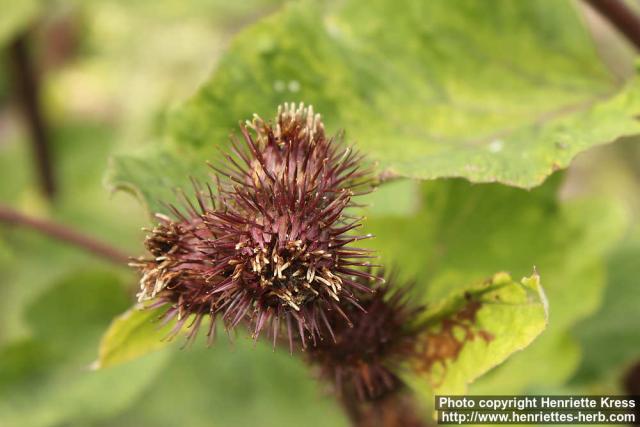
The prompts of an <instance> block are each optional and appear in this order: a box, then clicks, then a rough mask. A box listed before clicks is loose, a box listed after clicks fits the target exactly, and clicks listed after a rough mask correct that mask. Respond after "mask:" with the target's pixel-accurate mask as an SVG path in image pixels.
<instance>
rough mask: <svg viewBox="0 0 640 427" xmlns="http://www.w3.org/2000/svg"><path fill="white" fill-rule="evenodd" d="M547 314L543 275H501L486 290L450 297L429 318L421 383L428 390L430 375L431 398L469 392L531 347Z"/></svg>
mask: <svg viewBox="0 0 640 427" xmlns="http://www.w3.org/2000/svg"><path fill="white" fill-rule="evenodd" d="M547 315H548V309H547V300H546V297H545V295H544V292H543V290H542V287H541V286H540V278H539V276H538V275H537V274H534V275H533V276H531V277H529V278H525V279H523V280H522V282H521V283H517V282H514V281H513V280H512V279H511V277H510V276H509V275H508V274H506V273H498V274H496V275H494V276H493V278H492V279H490V280H489V281H488V282H487V283H485V284H483V285H482V286H479V287H475V288H471V289H467V290H465V291H464V292H462V293H457V294H455V295H453V296H451V297H449V298H448V299H447V300H445V301H443V302H441V303H440V304H438V305H436V306H435V307H433V308H432V309H430V310H429V311H428V312H427V313H426V314H425V317H426V319H427V325H428V326H427V328H426V329H427V332H425V334H424V335H423V336H422V338H421V340H423V341H424V347H423V354H422V358H421V359H420V360H418V362H417V365H416V366H417V368H418V371H419V372H420V371H423V373H422V375H421V376H420V377H421V379H420V380H419V381H423V384H422V385H423V386H424V385H425V383H424V380H425V377H426V380H427V381H426V384H427V385H429V386H430V388H431V389H432V393H431V394H433V393H438V394H463V393H466V391H467V386H468V384H470V383H471V382H473V381H474V380H475V379H476V378H478V377H479V376H481V375H482V374H484V373H485V372H487V371H488V370H489V369H491V368H493V367H494V366H496V365H499V364H500V363H502V362H503V361H504V360H505V359H507V358H508V357H509V356H510V355H511V354H512V353H514V352H516V351H519V350H522V349H523V348H525V347H527V346H528V345H529V344H530V343H531V342H532V341H533V340H534V339H535V338H536V337H537V336H538V335H539V334H540V333H541V332H542V331H543V330H544V329H545V327H546V325H547ZM408 381H409V382H414V383H415V381H416V378H415V377H409V378H408ZM421 388H423V387H421ZM432 400H433V399H428V402H430V401H432Z"/></svg>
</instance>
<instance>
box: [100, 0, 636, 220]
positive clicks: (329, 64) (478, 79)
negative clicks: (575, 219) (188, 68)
mask: <svg viewBox="0 0 640 427" xmlns="http://www.w3.org/2000/svg"><path fill="white" fill-rule="evenodd" d="M286 101H296V102H297V101H304V102H305V103H307V104H313V105H314V106H315V107H316V110H317V111H318V112H320V113H322V114H323V115H324V117H325V122H326V125H327V126H328V128H329V129H330V130H331V131H335V130H337V129H338V128H345V129H346V130H347V136H348V138H349V140H351V141H355V142H356V143H357V145H358V146H359V147H360V149H361V150H362V151H363V152H365V153H366V154H368V155H369V157H370V158H371V159H373V160H375V161H376V162H378V163H379V170H380V173H381V174H382V176H383V177H392V176H400V177H413V178H421V179H433V178H438V177H464V178H467V179H469V180H471V181H474V182H495V181H497V182H501V183H506V184H509V185H513V186H518V187H527V188H529V187H533V186H535V185H538V184H540V183H541V182H542V181H543V180H544V179H545V178H546V177H547V176H548V175H549V174H550V173H551V172H552V171H554V170H556V169H559V168H564V167H566V166H567V165H568V164H569V162H570V161H571V159H572V158H573V157H574V156H575V155H576V154H577V153H579V152H581V151H583V150H585V149H587V148H589V147H591V146H594V145H597V144H603V143H607V142H611V141H613V140H615V139H616V138H618V137H620V136H622V135H629V134H634V133H639V132H640V123H639V122H638V120H637V118H636V117H637V115H638V113H640V84H639V83H638V81H637V79H634V80H633V81H632V82H629V83H628V84H627V85H626V86H624V87H616V86H615V85H614V83H613V80H612V78H611V77H610V75H609V74H608V73H607V71H606V70H605V69H604V67H603V65H602V64H601V63H600V61H599V59H598V57H597V55H596V53H595V50H594V48H593V46H592V43H591V40H590V38H589V35H588V34H587V32H586V30H585V28H584V26H583V24H582V22H581V20H580V19H579V18H578V16H577V12H576V10H574V6H573V5H572V4H571V3H570V2H569V1H560V0H538V1H528V2H527V1H518V0H499V1H495V2H493V3H492V6H491V7H486V5H485V4H484V3H482V2H478V1H474V0H454V1H452V0H434V1H428V2H427V1H422V0H400V1H391V0H373V1H369V2H366V3H363V2H359V1H355V0H351V1H345V2H331V3H329V4H323V5H320V4H318V3H317V2H301V3H294V4H290V5H289V6H288V7H286V8H285V9H284V10H283V11H281V12H279V13H276V14H274V15H273V16H271V17H269V18H267V19H264V20H262V21H261V22H259V23H258V24H256V25H254V26H252V27H251V28H249V29H247V30H246V31H244V32H242V33H241V34H240V35H239V36H238V37H237V38H236V40H235V42H234V43H233V44H232V46H231V47H230V49H229V51H228V52H227V53H226V55H224V57H223V58H222V59H221V61H220V64H219V66H218V67H217V69H216V71H215V72H214V74H213V76H212V78H211V79H210V80H208V81H207V82H206V83H205V84H204V85H203V86H202V88H201V89H200V90H199V91H198V92H197V94H196V95H195V96H194V97H193V98H191V99H190V100H189V101H188V102H187V103H186V104H185V105H184V106H183V107H181V108H179V109H178V110H177V111H176V112H175V114H173V115H172V118H171V120H170V123H171V124H170V126H169V129H170V138H169V139H170V140H171V141H172V144H170V146H169V147H168V148H160V147H156V148H155V151H156V155H151V156H150V155H149V154H144V155H141V156H139V157H138V158H137V159H136V160H135V161H133V160H130V159H127V158H126V157H125V158H121V159H120V160H118V161H116V162H115V163H114V168H115V170H113V171H112V175H111V176H112V177H113V179H112V184H113V185H115V186H122V187H125V188H128V189H135V191H136V192H138V193H139V194H141V195H142V196H143V197H144V199H145V201H146V202H148V203H149V204H150V207H151V209H152V210H156V209H160V207H159V206H158V205H157V204H155V201H156V198H158V197H166V195H165V193H164V190H165V189H166V187H167V185H169V186H176V185H185V183H186V180H185V179H184V178H183V179H180V178H178V179H177V180H174V175H175V174H174V171H173V170H172V169H173V168H175V169H176V170H177V171H180V170H182V169H184V165H185V164H191V163H192V162H194V161H196V162H200V164H202V165H203V164H204V160H205V159H210V158H212V157H215V156H216V155H217V151H216V150H215V148H216V147H219V146H225V145H226V143H227V139H228V135H229V134H230V133H231V132H235V131H237V123H238V121H241V120H244V119H248V118H250V117H251V115H252V114H253V113H258V114H260V115H262V116H263V117H266V118H269V117H272V116H273V115H274V113H275V108H276V106H277V105H278V104H280V103H282V102H286ZM165 150H166V151H165ZM172 165H173V166H172ZM165 166H166V167H168V168H169V169H167V168H166V167H165ZM201 169H202V170H204V169H205V168H204V166H202V167H201ZM192 173H194V174H196V175H199V174H200V173H201V172H199V171H198V170H194V171H192ZM167 181H169V182H167Z"/></svg>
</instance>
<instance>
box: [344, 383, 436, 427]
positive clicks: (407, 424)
mask: <svg viewBox="0 0 640 427" xmlns="http://www.w3.org/2000/svg"><path fill="white" fill-rule="evenodd" d="M340 403H341V404H342V406H343V408H344V409H345V412H346V413H347V415H348V416H349V419H350V420H351V424H352V425H353V426H354V427H428V426H429V424H428V423H426V422H425V421H424V420H423V416H422V415H421V414H420V413H419V412H418V411H417V409H416V406H415V403H414V402H413V397H412V396H411V394H410V393H409V392H408V390H407V389H405V388H400V389H398V390H395V391H393V392H390V393H388V394H386V395H384V396H382V397H381V398H379V399H375V400H372V401H362V400H360V399H359V398H358V397H357V396H355V395H354V394H352V393H344V394H343V395H341V396H340Z"/></svg>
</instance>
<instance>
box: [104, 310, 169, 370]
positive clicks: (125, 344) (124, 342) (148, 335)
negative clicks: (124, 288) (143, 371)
mask: <svg viewBox="0 0 640 427" xmlns="http://www.w3.org/2000/svg"><path fill="white" fill-rule="evenodd" d="M164 311H166V308H158V309H142V308H141V307H139V306H135V307H133V308H130V309H129V310H127V311H126V312H125V313H123V314H121V315H120V316H118V317H116V318H115V319H114V320H113V321H112V322H111V325H110V326H109V329H107V332H105V334H104V335H103V337H102V340H101V342H100V350H99V354H98V360H96V361H95V362H94V363H93V365H92V366H93V367H94V368H95V369H104V368H108V367H110V366H115V365H118V364H120V363H124V362H128V361H130V360H133V359H136V358H138V357H140V356H143V355H145V354H147V353H150V352H153V351H156V350H160V349H162V348H165V347H167V346H168V345H170V344H171V343H170V342H169V341H167V340H166V336H167V334H168V333H169V332H170V330H171V328H172V327H173V325H172V324H171V323H169V324H167V325H165V326H162V327H161V326H160V325H159V324H158V318H159V317H160V316H161V315H162V313H163V312H164Z"/></svg>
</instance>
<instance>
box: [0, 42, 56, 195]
mask: <svg viewBox="0 0 640 427" xmlns="http://www.w3.org/2000/svg"><path fill="white" fill-rule="evenodd" d="M8 53H9V61H10V63H11V66H12V68H13V70H12V71H13V79H12V89H13V91H14V95H15V96H16V98H17V100H18V103H19V106H20V109H21V111H22V115H23V116H24V120H25V122H26V124H27V127H28V129H29V133H30V134H31V143H32V145H33V154H34V157H35V160H36V164H37V167H38V172H39V175H40V183H41V187H42V191H43V192H44V194H45V195H46V196H47V197H48V198H53V195H54V194H55V190H56V186H55V179H54V174H53V165H52V161H51V148H50V146H49V134H48V129H47V125H46V122H45V119H44V116H43V114H42V108H41V105H40V85H39V81H38V74H37V71H36V67H35V66H34V64H33V61H32V58H31V57H30V55H29V32H28V31H25V32H23V33H21V34H19V35H18V36H16V38H15V39H14V40H13V42H12V43H11V44H10V46H9V52H8Z"/></svg>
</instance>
